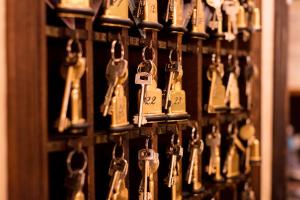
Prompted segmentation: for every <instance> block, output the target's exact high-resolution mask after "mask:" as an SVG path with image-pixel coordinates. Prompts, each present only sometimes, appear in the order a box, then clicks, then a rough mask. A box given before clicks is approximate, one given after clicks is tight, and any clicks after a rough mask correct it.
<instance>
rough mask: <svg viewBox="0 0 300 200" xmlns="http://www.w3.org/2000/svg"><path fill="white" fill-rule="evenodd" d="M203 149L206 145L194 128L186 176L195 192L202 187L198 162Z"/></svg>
mask: <svg viewBox="0 0 300 200" xmlns="http://www.w3.org/2000/svg"><path fill="white" fill-rule="evenodd" d="M203 149H204V143H203V141H202V140H201V139H200V137H199V134H198V133H197V130H196V128H195V127H193V128H192V133H191V140H190V142H189V148H188V150H189V152H190V162H189V166H188V170H187V174H186V181H187V183H188V184H191V183H193V191H194V192H198V191H199V190H200V189H201V187H202V183H201V181H200V180H199V176H198V171H199V169H198V168H199V166H198V161H199V154H201V153H202V151H203ZM192 181H193V182H192Z"/></svg>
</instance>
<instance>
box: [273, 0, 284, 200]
mask: <svg viewBox="0 0 300 200" xmlns="http://www.w3.org/2000/svg"><path fill="white" fill-rule="evenodd" d="M287 12H288V5H287V2H286V1H280V0H276V2H275V16H276V17H275V30H274V31H275V38H274V99H273V102H274V106H273V113H274V115H273V156H272V160H273V164H272V199H276V200H277V199H278V200H281V199H286V176H285V168H286V166H285V165H286V162H285V160H286V127H287V119H288V117H287V111H288V101H287V97H288V96H287V52H288V51H287V45H288V15H287ZM278 161H280V162H278Z"/></svg>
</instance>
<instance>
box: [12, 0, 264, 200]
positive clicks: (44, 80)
mask: <svg viewBox="0 0 300 200" xmlns="http://www.w3.org/2000/svg"><path fill="white" fill-rule="evenodd" d="M28 5H30V9H24V8H27V7H28ZM20 22H22V23H20ZM7 25H8V29H7V44H8V46H7V48H8V59H7V61H8V127H9V128H8V152H9V167H8V169H9V199H16V200H17V199H45V200H46V199H50V197H49V190H50V189H49V188H50V187H51V186H50V185H49V176H50V175H49V174H50V172H49V166H50V165H51V163H50V161H49V157H50V156H49V154H50V153H53V152H59V151H67V150H69V148H70V147H74V146H76V145H77V144H78V140H80V141H81V142H82V144H83V146H84V147H85V148H86V150H87V153H88V155H93V156H89V161H88V162H89V165H88V166H89V167H88V181H87V184H88V187H87V191H86V192H87V194H88V197H87V199H90V200H94V199H95V198H96V197H98V196H97V195H98V194H97V190H96V189H97V188H98V187H97V186H99V185H97V182H96V180H95V176H96V175H95V173H96V169H95V165H97V162H98V161H97V160H96V157H95V156H94V154H95V152H96V148H97V147H96V146H97V145H99V144H100V145H102V144H108V143H111V142H112V141H114V140H115V139H116V138H117V137H112V136H110V135H107V134H102V135H101V134H99V133H101V131H95V130H94V127H93V126H91V127H90V128H88V130H87V133H86V135H84V136H83V137H80V138H75V139H73V138H71V139H66V138H58V139H57V138H56V139H53V138H52V136H51V134H52V133H50V131H49V115H48V114H49V113H48V110H49V108H48V104H49V93H48V90H49V88H48V81H49V77H48V67H49V66H48V62H49V61H48V56H47V55H49V54H47V48H48V46H47V40H48V39H49V38H64V39H66V38H68V37H70V36H71V35H72V33H71V32H68V30H67V29H65V28H62V27H53V26H49V25H47V24H46V6H45V3H44V2H43V1H33V0H23V1H17V0H9V1H7ZM25 30H26V31H25ZM121 36H122V38H123V41H124V45H125V47H126V50H125V57H126V58H128V59H129V61H130V60H133V59H134V58H135V57H131V56H137V55H140V52H139V47H138V46H139V45H140V44H142V42H143V41H142V40H139V39H138V38H137V37H135V36H134V35H133V36H132V35H130V36H129V33H128V31H127V30H125V29H124V30H122V32H121ZM165 36H166V35H159V34H157V33H152V34H151V37H152V38H153V40H157V39H158V40H159V42H157V43H156V44H154V47H155V50H156V52H158V55H159V56H160V57H159V60H155V63H156V64H157V66H160V69H159V70H160V71H161V70H162V67H161V66H162V65H163V63H164V60H165V59H164V56H165V55H167V52H166V50H168V49H170V48H172V47H174V44H176V42H177V41H176V39H174V38H173V39H170V40H167V41H166V40H165V38H164V37H165ZM110 37H111V38H110ZM114 37H115V36H114V35H113V34H112V35H110V34H105V33H102V32H95V31H93V25H92V23H91V21H89V20H87V22H86V23H85V24H84V26H83V28H82V31H79V38H80V39H81V40H82V41H84V42H83V44H84V46H85V54H86V55H87V65H88V71H89V73H88V74H87V75H86V77H85V84H86V85H87V87H86V88H85V90H84V92H85V94H84V95H85V98H86V100H85V104H84V105H85V106H86V113H85V114H86V117H87V120H88V121H89V122H91V123H92V124H93V123H94V121H95V119H94V118H95V113H94V112H95V110H94V107H95V105H94V95H95V94H94V93H95V88H94V85H93V84H94V82H95V75H94V74H93V73H92V72H93V70H94V68H95V66H93V64H94V62H95V59H97V58H95V52H94V48H95V46H96V45H97V44H95V43H97V42H100V43H103V42H104V43H105V44H106V45H107V42H109V41H111V39H112V38H114ZM104 38H105V39H104ZM107 38H110V39H108V40H107ZM33 41H36V42H33ZM252 41H253V44H252V46H253V47H254V48H255V49H256V50H257V49H259V45H260V41H259V40H252ZM184 42H185V43H184V44H183V49H184V58H183V60H184V65H185V66H188V65H191V63H197V68H196V69H195V71H196V76H193V75H194V74H195V71H192V70H189V69H188V67H187V68H186V71H185V77H184V80H183V81H184V83H183V84H184V88H191V89H190V90H186V92H187V96H194V97H196V98H195V99H196V101H195V99H188V105H189V106H188V111H189V112H190V113H191V115H192V119H194V120H197V121H199V122H201V123H203V125H209V124H214V123H215V121H216V120H217V117H216V116H208V115H206V114H205V113H204V112H203V107H204V106H203V104H204V102H203V101H204V100H203V89H204V88H205V87H206V85H205V83H204V82H203V80H202V79H203V77H204V74H205V73H203V70H204V69H203V68H202V64H203V65H207V63H208V62H209V59H210V58H209V56H208V55H207V54H211V53H213V52H214V51H215V48H214V44H213V43H210V42H209V41H208V42H202V41H197V42H194V41H188V42H186V41H184ZM101 45H102V44H101ZM179 45H181V44H179ZM242 46H243V45H242ZM225 48H230V44H224V49H225ZM129 51H130V52H131V53H132V52H133V53H132V55H129V54H128V52H129ZM136 52H138V53H136ZM222 52H225V54H227V53H228V51H226V50H225V51H222ZM249 52H251V48H248V46H247V47H246V48H243V49H242V50H240V51H239V52H238V54H239V56H244V55H247V54H248V53H249ZM201 53H203V54H205V55H206V56H202V55H201ZM161 55H163V56H161ZM223 56H224V55H223ZM203 57H206V59H204V58H203ZM253 57H254V58H258V59H255V61H257V63H258V65H259V51H258V52H257V51H255V53H253ZM204 60H205V62H206V63H204ZM129 67H130V69H129V70H130V71H131V72H133V71H134V70H135V67H136V66H134V65H133V64H130V66H129ZM90 72H91V73H90ZM131 78H132V77H131ZM187 80H189V82H188V81H187ZM129 81H132V80H130V78H129ZM128 85H129V83H128ZM128 85H127V89H126V90H127V96H129V90H130V89H129V86H128ZM195 85H196V86H195ZM256 87H257V88H260V83H259V82H258V84H257V85H256ZM131 92H132V91H131ZM87 99H88V100H87ZM255 101H256V105H260V104H259V102H260V98H259V97H255ZM191 105H192V106H191ZM130 113H131V114H132V111H130ZM247 116H248V115H247V113H239V114H236V115H235V114H233V115H228V116H227V115H226V116H225V115H222V116H221V117H220V119H221V121H222V122H228V121H231V120H232V119H233V118H235V117H237V118H238V119H240V120H244V119H245V118H246V117H247ZM130 117H131V116H130ZM254 121H255V123H256V127H257V130H259V127H260V125H259V123H258V122H259V121H260V120H259V115H258V113H254ZM168 127H169V128H170V129H174V124H170V126H169V125H168ZM179 127H180V131H179V133H180V136H181V137H182V135H183V134H185V133H184V124H180V125H179ZM164 129H165V126H164V125H158V124H154V125H153V126H150V127H147V128H145V129H144V131H145V132H147V131H149V130H150V131H153V130H159V134H156V135H154V136H153V145H154V148H155V149H157V150H158V151H159V152H165V149H162V148H160V147H159V145H158V143H159V141H164V142H163V143H160V145H167V144H168V142H169V141H168V137H169V135H168V134H166V132H163V131H162V130H164ZM206 131H207V130H206ZM203 132H204V130H203ZM201 133H202V130H201ZM122 137H123V138H124V139H125V141H126V142H125V146H126V147H130V148H134V149H136V148H138V147H139V148H140V146H141V144H143V143H142V142H143V141H144V136H143V135H142V136H141V135H140V134H139V133H137V131H136V130H132V131H130V133H129V134H123V135H122ZM203 137H204V136H203ZM107 153H110V152H107ZM126 156H127V158H129V159H133V158H130V156H131V154H130V152H129V148H127V150H126ZM131 157H133V156H131ZM166 167H167V166H163V168H166ZM135 169H136V168H135ZM203 171H204V169H203ZM257 174H259V172H254V175H255V176H256V175H257ZM129 179H131V178H130V175H129V177H128V180H127V183H128V182H129ZM155 179H158V176H156V177H155ZM241 181H243V179H241ZM96 185H97V186H96ZM133 185H134V186H133V187H132V188H134V187H136V185H137V183H134V184H133ZM100 186H103V185H102V184H100ZM104 186H106V185H105V184H104ZM131 186H132V185H131ZM96 187H97V188H96ZM255 188H256V192H257V196H259V189H258V188H259V181H256V182H255ZM129 189H130V188H129ZM158 189H159V187H158V185H156V195H157V196H158V192H157V191H158ZM103 190H105V189H103ZM228 190H229V191H230V190H233V191H234V192H229V193H230V196H231V197H232V198H233V199H237V197H238V190H237V186H236V185H235V184H227V183H226V184H221V185H220V186H218V187H214V186H211V187H209V188H208V190H207V191H206V193H204V194H203V195H204V196H205V195H207V196H209V195H211V194H214V192H215V191H217V193H219V195H218V196H219V198H221V197H222V196H224V195H227V194H228ZM221 191H223V193H222V192H221ZM101 197H102V196H101ZM197 198H199V196H198V197H197V196H196V197H190V199H197Z"/></svg>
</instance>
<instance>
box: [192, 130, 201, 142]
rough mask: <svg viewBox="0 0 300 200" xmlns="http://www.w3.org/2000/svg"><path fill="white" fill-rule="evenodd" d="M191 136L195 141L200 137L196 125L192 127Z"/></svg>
mask: <svg viewBox="0 0 300 200" xmlns="http://www.w3.org/2000/svg"><path fill="white" fill-rule="evenodd" d="M191 138H192V140H193V141H197V140H198V139H199V134H198V132H197V129H196V128H195V127H193V128H192V133H191Z"/></svg>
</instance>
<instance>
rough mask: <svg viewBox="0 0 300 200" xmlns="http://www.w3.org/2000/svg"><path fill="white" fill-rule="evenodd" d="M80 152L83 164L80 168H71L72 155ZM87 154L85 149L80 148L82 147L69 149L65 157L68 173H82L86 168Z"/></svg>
mask: <svg viewBox="0 0 300 200" xmlns="http://www.w3.org/2000/svg"><path fill="white" fill-rule="evenodd" d="M76 153H77V154H82V155H83V158H84V161H83V165H82V167H81V168H80V169H73V168H72V160H73V157H74V155H75V154H76ZM87 160H88V158H87V154H86V153H85V151H84V150H83V149H82V148H78V149H74V150H73V151H71V152H70V153H69V155H68V157H67V169H68V171H69V173H70V174H76V173H79V174H82V173H84V171H85V170H86V168H87V164H88V163H87Z"/></svg>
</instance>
